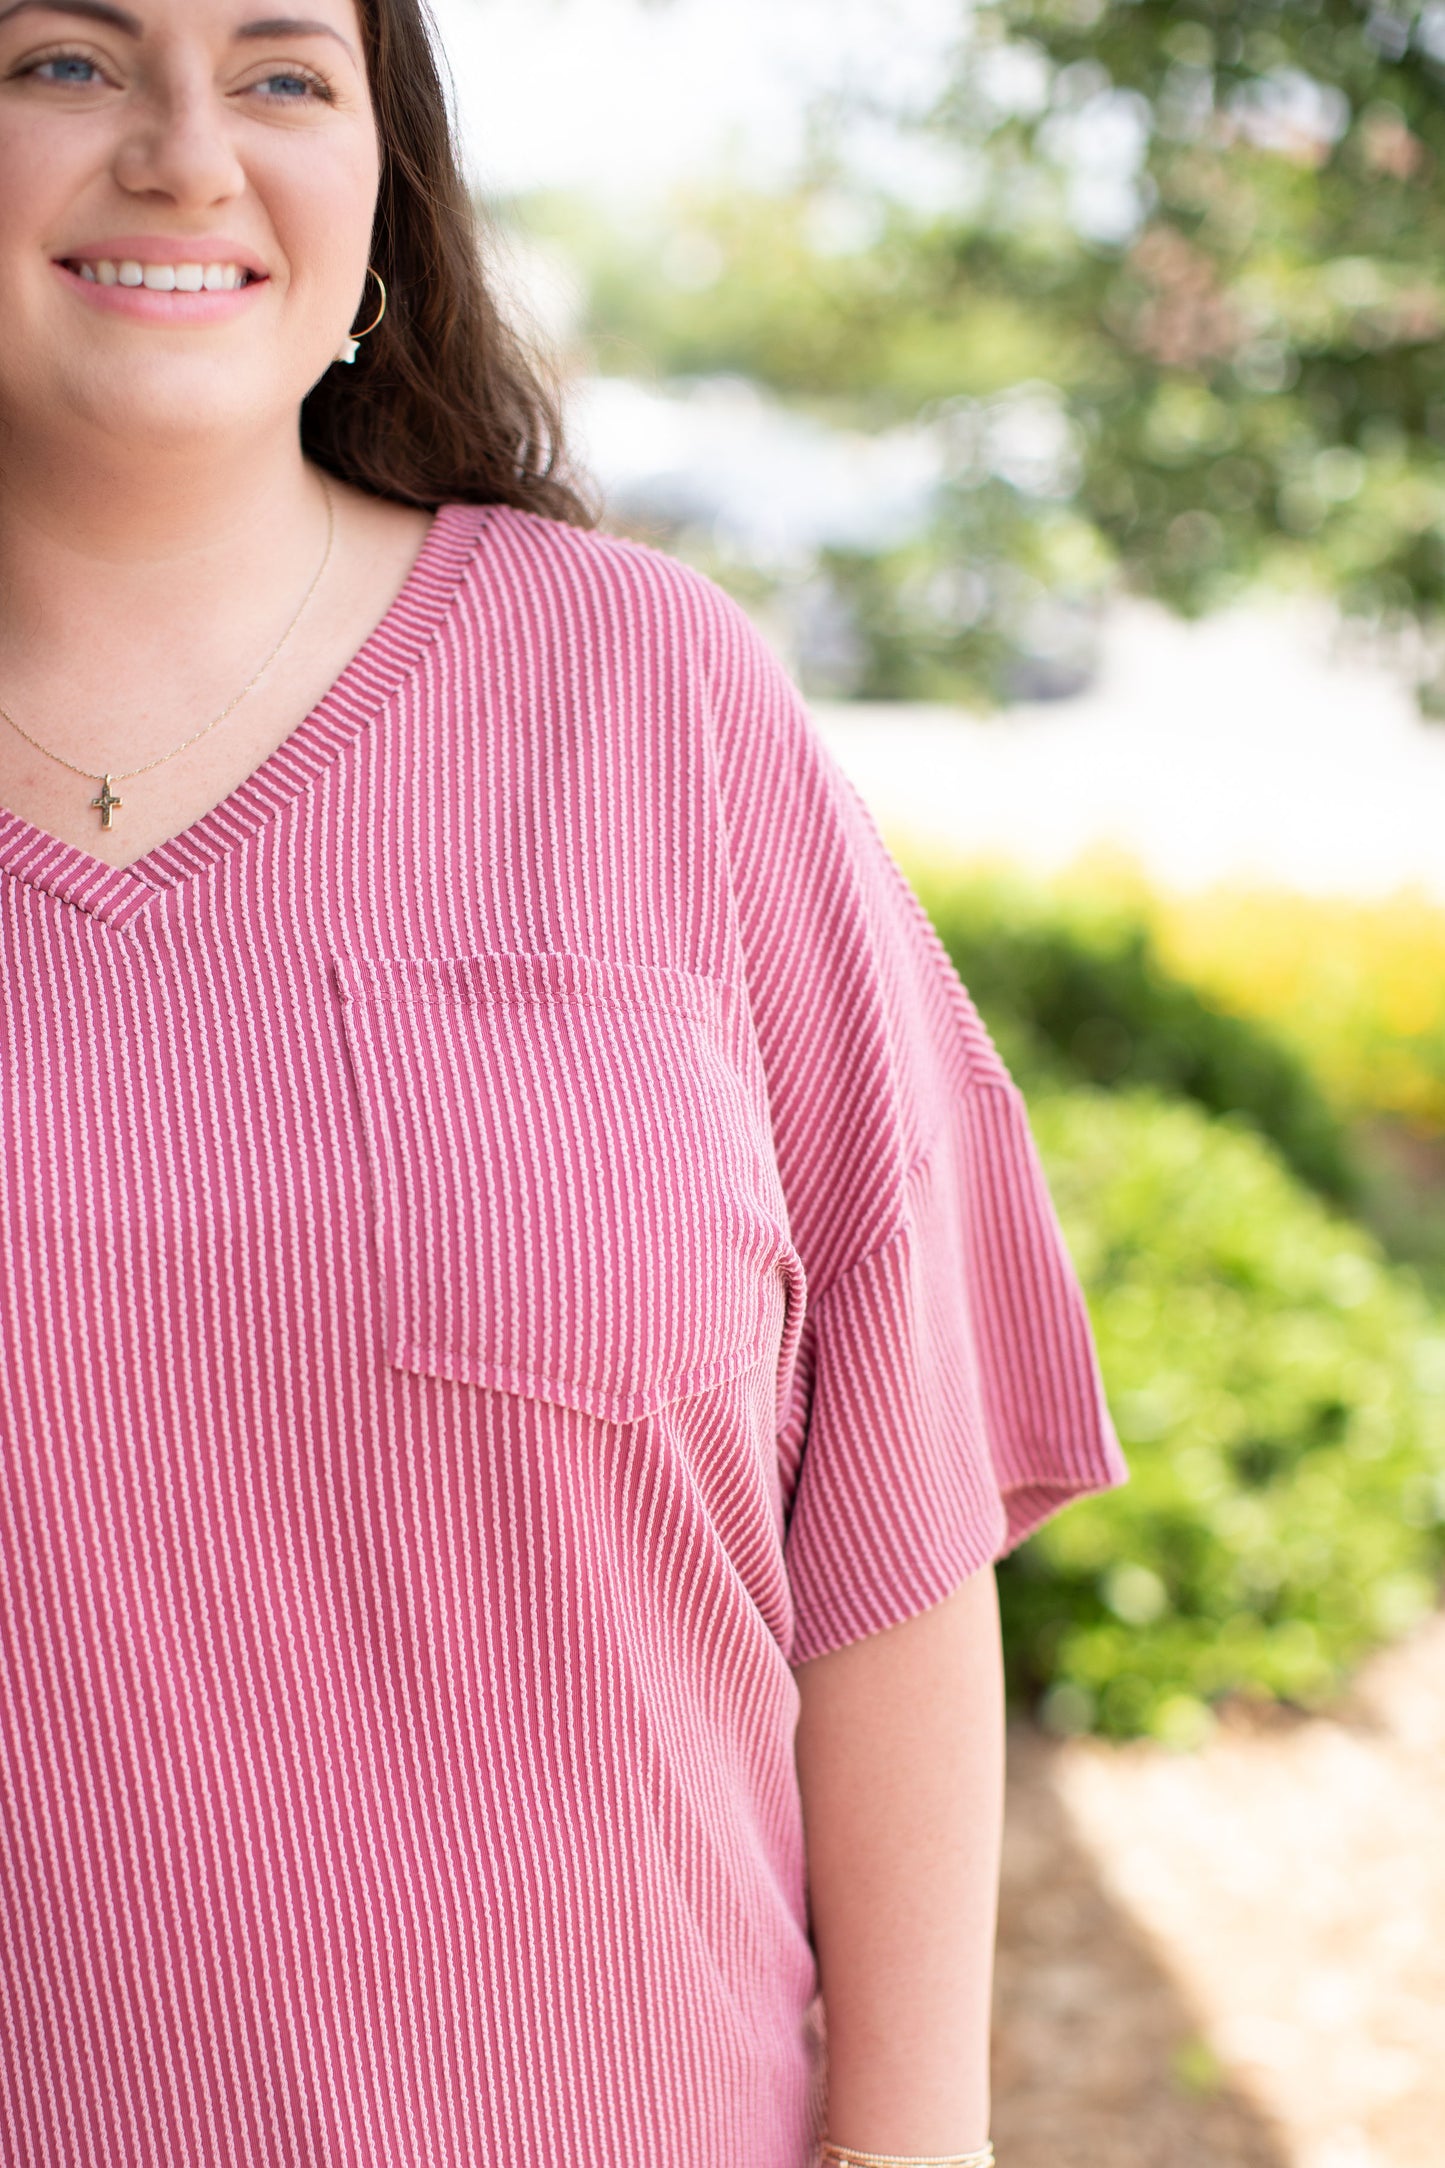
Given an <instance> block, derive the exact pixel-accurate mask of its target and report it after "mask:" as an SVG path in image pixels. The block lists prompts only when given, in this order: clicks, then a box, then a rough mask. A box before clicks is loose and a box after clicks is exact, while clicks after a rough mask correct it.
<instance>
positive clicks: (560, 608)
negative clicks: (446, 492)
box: [443, 504, 781, 671]
mask: <svg viewBox="0 0 1445 2168" xmlns="http://www.w3.org/2000/svg"><path fill="white" fill-rule="evenodd" d="M443 511H444V513H445V514H446V516H447V518H448V519H449V520H452V521H453V522H454V523H455V525H456V529H457V531H458V534H459V535H460V536H464V537H466V538H468V539H469V543H470V558H471V562H470V565H469V575H470V576H469V579H468V581H467V583H466V585H467V587H468V588H469V590H470V593H471V598H472V600H473V601H474V602H483V603H485V604H489V605H490V606H492V607H496V606H497V605H498V604H502V605H511V606H513V607H515V608H518V609H520V610H522V611H524V612H525V611H528V610H530V611H538V610H541V611H544V612H546V613H547V615H548V616H549V617H550V619H551V621H552V623H553V625H554V628H556V629H557V630H560V631H561V632H563V633H564V635H565V634H567V633H571V634H573V635H574V636H576V637H577V638H579V639H581V640H583V641H584V642H585V641H586V639H587V637H588V635H589V634H594V635H595V634H601V635H603V636H609V635H612V636H615V635H616V634H617V633H618V632H619V631H621V630H623V629H626V630H629V631H631V632H633V633H635V634H638V635H642V636H647V637H648V638H649V640H650V644H651V645H652V646H653V647H654V648H656V649H659V650H661V651H664V652H667V653H670V654H675V655H683V654H685V655H687V656H689V657H691V658H692V659H694V660H695V661H696V662H697V663H698V664H699V665H700V666H702V667H703V668H705V669H707V670H709V671H710V670H711V669H712V668H714V667H715V666H716V664H717V663H718V662H719V661H720V660H722V659H723V658H726V657H727V656H729V655H730V654H733V653H734V652H735V651H736V650H737V649H738V648H739V646H740V645H741V647H743V648H745V649H746V648H753V647H758V648H761V647H763V644H764V643H763V641H762V635H761V634H760V633H758V632H757V631H756V630H755V628H754V627H753V625H752V624H751V621H750V620H749V619H748V617H747V614H746V612H745V611H744V610H743V609H742V608H741V606H740V605H739V604H738V603H736V602H735V601H734V600H733V599H732V597H731V596H730V595H729V594H727V593H726V591H725V590H724V589H723V588H721V587H719V586H718V585H717V583H716V581H714V580H710V579H709V578H708V577H707V576H706V574H704V573H702V572H699V571H697V570H696V569H695V568H694V567H693V566H691V565H688V564H684V563H683V562H682V561H681V560H680V559H678V558H676V557H671V556H669V555H668V554H667V552H666V551H664V550H661V549H656V548H653V547H652V546H651V545H650V544H648V543H645V542H635V541H631V540H629V539H627V538H625V537H623V536H621V535H613V534H607V533H604V532H602V531H600V530H599V529H596V528H583V527H573V526H569V525H568V524H567V523H566V522H565V521H562V520H556V519H546V518H543V517H542V516H541V515H539V514H538V513H535V512H523V511H519V510H518V509H517V508H516V507H514V506H512V505H495V504H494V505H471V504H455V505H447V506H444V507H443ZM768 652H770V651H768ZM777 667H779V668H781V665H777Z"/></svg>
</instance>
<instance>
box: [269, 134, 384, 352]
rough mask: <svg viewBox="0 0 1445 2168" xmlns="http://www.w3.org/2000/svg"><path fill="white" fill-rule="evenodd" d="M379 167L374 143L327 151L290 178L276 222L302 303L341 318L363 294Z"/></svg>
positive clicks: (277, 199) (275, 200)
mask: <svg viewBox="0 0 1445 2168" xmlns="http://www.w3.org/2000/svg"><path fill="white" fill-rule="evenodd" d="M379 179H380V166H379V159H378V154H377V149H376V146H375V143H374V140H369V141H362V142H359V143H357V144H354V145H336V146H331V147H328V149H327V150H326V152H325V153H324V154H319V155H317V156H316V157H314V158H312V159H310V160H308V161H307V162H306V168H305V171H304V174H301V175H298V174H296V173H295V172H293V173H292V174H290V175H289V176H288V185H287V186H286V188H285V191H284V199H283V198H282V197H281V196H279V195H273V197H272V217H273V223H274V225H275V228H276V233H277V238H278V240H279V241H280V243H281V248H282V252H283V254H284V256H285V259H286V262H287V265H288V267H289V271H290V279H291V284H292V286H293V288H294V289H295V291H296V293H297V296H298V298H299V297H300V296H302V295H304V296H306V297H307V298H308V300H310V301H312V302H314V304H315V306H316V307H317V309H318V310H319V311H325V312H334V310H335V309H336V307H337V306H338V304H339V306H340V308H341V310H342V312H343V313H345V310H346V309H347V307H348V306H349V305H350V303H351V300H352V298H353V297H354V296H355V295H356V294H359V292H360V290H361V282H362V279H363V277H364V276H365V272H366V265H367V259H368V257H369V255H370V251H371V232H372V219H373V214H374V211H375V206H376V193H377V186H378V182H379Z"/></svg>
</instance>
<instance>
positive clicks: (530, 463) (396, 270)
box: [301, 0, 597, 527]
mask: <svg viewBox="0 0 1445 2168" xmlns="http://www.w3.org/2000/svg"><path fill="white" fill-rule="evenodd" d="M357 12H358V14H359V15H360V18H361V26H362V35H363V40H364V45H365V54H366V67H367V75H368V78H369V81H370V85H371V98H372V105H373V108H374V110H375V114H376V126H377V133H378V135H379V137H380V140H381V184H380V189H379V191H378V195H377V204H376V220H375V225H374V228H373V232H372V248H371V261H372V263H373V264H374V265H375V267H376V269H377V270H378V271H379V272H380V274H381V276H382V278H383V279H385V281H386V287H387V296H388V299H387V310H386V314H385V316H384V317H383V319H382V321H381V323H380V325H379V326H378V328H377V329H376V330H375V331H374V332H373V333H372V334H371V336H370V337H369V338H367V339H364V340H363V341H362V345H361V352H360V354H359V355H358V356H357V360H356V363H355V366H354V368H333V369H328V370H327V371H326V374H325V375H324V376H323V377H322V379H321V381H320V382H319V383H318V384H317V385H316V386H315V388H314V389H313V390H312V391H311V393H310V394H309V395H308V397H307V398H306V400H305V401H304V402H303V404H302V408H301V441H302V445H303V448H304V449H305V451H306V452H307V454H308V455H309V456H310V457H311V458H313V459H315V460H316V461H317V463H318V464H319V465H320V466H323V467H325V468H327V469H328V471H329V472H330V473H332V474H335V475H337V476H338V477H339V478H340V479H341V480H343V481H347V482H354V483H355V484H356V485H357V486H358V487H359V488H361V489H366V490H370V491H371V492H372V494H373V495H375V496H381V497H394V498H397V499H399V500H400V501H401V502H402V503H404V504H412V505H417V506H419V507H423V508H425V509H428V510H434V509H435V508H436V507H437V506H438V505H440V504H444V503H447V502H448V501H452V502H462V503H470V504H513V505H518V506H520V507H521V508H522V510H524V511H528V512H540V513H543V514H544V515H545V516H546V517H548V518H549V519H560V520H567V521H569V522H570V523H571V524H572V525H574V526H578V527H590V526H594V525H595V524H596V521H597V512H596V509H595V507H594V505H593V504H592V502H591V501H590V500H589V496H588V493H587V490H586V487H585V485H584V484H583V482H582V481H581V480H580V478H579V477H578V476H577V475H576V474H575V473H574V472H573V471H572V469H571V467H570V464H569V462H568V458H567V453H566V448H565V444H564V440H563V431H562V415H561V398H560V393H559V390H558V387H557V386H556V384H555V383H553V382H551V381H550V380H549V377H548V375H547V373H546V371H545V369H544V367H543V365H542V364H541V362H540V361H539V360H538V359H537V357H536V356H534V355H533V354H532V353H531V352H529V350H528V348H527V347H526V345H525V344H524V342H523V340H522V338H521V337H520V336H519V334H518V333H517V331H516V330H515V329H514V328H513V326H512V325H511V324H510V323H509V322H508V320H507V318H506V317H505V316H504V315H503V313H502V311H501V309H500V308H499V306H498V304H497V302H496V300H495V299H494V297H493V295H492V293H491V292H490V290H489V288H488V285H487V282H486V278H485V275H484V272H483V269H482V262H481V248H480V242H481V235H482V228H481V225H480V222H479V220H478V216H477V214H476V212H475V211H474V209H473V207H472V204H471V200H470V198H469V196H468V194H467V188H466V183H465V182H464V180H463V178H462V174H461V169H460V166H459V164H458V160H457V152H456V146H455V143H454V141H453V138H452V132H451V125H450V119H449V115H448V110H447V101H446V95H445V92H444V90H443V87H442V82H441V77H440V74H439V72H438V68H437V62H436V57H435V53H434V51H433V47H432V42H431V38H430V36H429V35H428V23H427V18H426V15H425V13H424V11H423V0H357ZM375 299H376V286H375V283H374V281H372V280H371V279H368V280H367V282H366V301H365V302H364V304H363V306H364V308H365V309H366V314H367V316H369V315H370V313H371V311H372V309H373V308H374V305H375ZM365 321H366V317H365V316H363V317H360V318H358V322H359V323H364V322H365Z"/></svg>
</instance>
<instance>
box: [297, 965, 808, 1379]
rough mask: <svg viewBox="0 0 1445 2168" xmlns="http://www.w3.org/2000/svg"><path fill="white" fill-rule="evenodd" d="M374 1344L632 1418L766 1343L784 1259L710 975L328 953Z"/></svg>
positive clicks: (768, 1183) (772, 1167)
mask: <svg viewBox="0 0 1445 2168" xmlns="http://www.w3.org/2000/svg"><path fill="white" fill-rule="evenodd" d="M332 969H333V973H334V975H335V981H336V984H337V987H338V990H339V992H340V994H341V998H342V1014H343V1018H344V1028H345V1035H346V1043H347V1047H348V1051H349V1053H350V1057H351V1061H352V1065H353V1070H354V1075H355V1081H356V1086H357V1091H358V1096H359V1101H360V1109H361V1120H362V1128H363V1136H364V1140H365V1150H366V1157H367V1162H368V1166H369V1169H370V1174H371V1180H372V1202H373V1212H374V1219H373V1227H374V1234H375V1242H376V1256H377V1264H378V1270H379V1274H380V1283H381V1295H382V1311H383V1318H384V1327H383V1329H384V1333H385V1355H386V1359H387V1361H388V1362H390V1363H392V1364H394V1365H396V1366H397V1367H399V1368H401V1369H405V1370H417V1371H425V1372H429V1373H431V1374H432V1375H434V1376H439V1377H446V1378H454V1379H457V1380H460V1381H462V1382H465V1383H469V1384H473V1385H487V1386H492V1387H495V1388H498V1389H499V1390H502V1391H505V1392H514V1393H524V1394H529V1395H533V1396H536V1397H538V1398H541V1399H546V1400H556V1401H560V1402H562V1403H563V1404H564V1405H567V1406H570V1407H575V1408H580V1409H582V1410H584V1411H585V1412H587V1413H589V1414H592V1415H597V1416H602V1417H604V1418H606V1419H607V1420H609V1421H614V1422H629V1421H632V1420H634V1419H636V1418H637V1417H639V1416H642V1415H645V1414H647V1413H648V1412H649V1411H651V1410H652V1409H655V1408H657V1407H660V1406H661V1405H663V1404H664V1403H665V1402H667V1401H669V1400H674V1399H678V1398H682V1397H684V1396H686V1395H688V1394H691V1393H696V1392H702V1391H705V1390H706V1389H707V1388H708V1387H709V1386H712V1385H715V1384H718V1383H720V1382H721V1381H722V1380H723V1379H724V1378H727V1377H730V1376H732V1375H734V1374H735V1373H736V1372H738V1371H739V1370H741V1369H743V1368H746V1367H749V1366H751V1365H752V1364H754V1363H756V1362H757V1361H759V1360H760V1358H761V1357H762V1355H763V1354H764V1353H765V1352H766V1351H767V1350H768V1349H769V1348H770V1347H776V1346H778V1345H779V1344H780V1341H781V1336H782V1333H783V1330H784V1323H785V1312H786V1307H787V1304H788V1302H789V1300H790V1299H792V1300H794V1302H795V1303H796V1301H797V1299H799V1298H800V1296H801V1284H802V1274H801V1267H800V1265H799V1261H798V1258H797V1255H796V1252H795V1251H794V1250H793V1249H792V1247H791V1244H790V1242H789V1239H788V1228H787V1215H786V1208H785V1205H784V1201H783V1195H782V1189H781V1185H780V1183H779V1180H778V1174H777V1168H776V1164H775V1162H774V1159H773V1156H772V1147H771V1138H770V1135H769V1132H768V1128H767V1122H766V1116H765V1114H763V1113H762V1112H761V1110H760V1109H759V1107H758V1106H757V1105H756V1103H755V1098H754V1095H753V1094H752V1093H750V1092H749V1090H748V1088H747V1085H746V1082H745V1077H744V1074H743V1073H742V1072H741V1071H740V1069H739V1066H738V1061H737V1052H738V1050H737V1048H736V1046H735V1045H734V1043H733V1040H732V1019H731V1015H730V1004H729V999H728V994H727V989H726V988H725V987H724V986H723V984H722V983H721V982H720V981H717V980H714V979H711V978H704V977H701V976H698V975H696V974H691V973H687V972H681V971H671V970H665V969H663V968H661V967H654V966H641V965H632V964H621V963H611V962H607V963H603V962H600V961H598V960H597V959H596V958H593V957H585V956H577V955H570V954H554V953H534V954H525V953H512V952H503V951H491V952H486V953H479V954H473V955H466V956H453V957H444V958H422V959H417V958H406V957H381V958H376V957H369V958H365V959H357V958H354V957H348V958H341V957H334V958H333V959H332Z"/></svg>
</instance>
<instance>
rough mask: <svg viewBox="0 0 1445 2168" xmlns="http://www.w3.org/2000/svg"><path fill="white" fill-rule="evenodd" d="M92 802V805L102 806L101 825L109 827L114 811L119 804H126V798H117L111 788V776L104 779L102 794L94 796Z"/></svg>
mask: <svg viewBox="0 0 1445 2168" xmlns="http://www.w3.org/2000/svg"><path fill="white" fill-rule="evenodd" d="M90 802H91V804H92V805H98V806H99V807H100V825H101V827H102V828H109V826H110V817H111V815H112V813H114V811H115V809H116V807H117V806H122V805H124V804H125V800H124V798H117V797H116V796H115V794H114V792H113V791H112V790H111V787H110V777H109V776H106V777H105V779H104V782H103V785H102V788H101V793H100V796H99V797H98V798H92V799H91V801H90Z"/></svg>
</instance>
